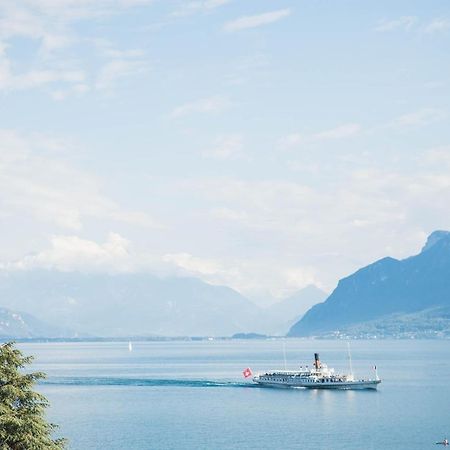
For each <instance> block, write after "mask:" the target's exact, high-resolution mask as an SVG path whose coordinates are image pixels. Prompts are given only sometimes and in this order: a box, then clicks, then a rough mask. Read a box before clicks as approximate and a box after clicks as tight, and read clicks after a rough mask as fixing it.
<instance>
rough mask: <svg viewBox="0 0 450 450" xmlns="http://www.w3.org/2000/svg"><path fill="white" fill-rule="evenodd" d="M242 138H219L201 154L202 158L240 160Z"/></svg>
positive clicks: (229, 136)
mask: <svg viewBox="0 0 450 450" xmlns="http://www.w3.org/2000/svg"><path fill="white" fill-rule="evenodd" d="M243 147H244V138H243V136H242V135H240V134H230V135H225V136H220V137H218V138H217V139H216V141H215V142H214V145H213V146H212V147H211V148H210V149H208V150H207V151H205V152H203V156H205V157H207V158H215V159H238V158H242V157H243V156H244V155H243Z"/></svg>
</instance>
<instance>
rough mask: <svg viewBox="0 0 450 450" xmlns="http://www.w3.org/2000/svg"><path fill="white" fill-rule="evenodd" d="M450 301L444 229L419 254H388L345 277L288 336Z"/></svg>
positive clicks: (449, 248) (448, 238) (449, 249)
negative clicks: (389, 255) (400, 257)
mask: <svg viewBox="0 0 450 450" xmlns="http://www.w3.org/2000/svg"><path fill="white" fill-rule="evenodd" d="M430 286H432V289H430ZM448 305H450V233H448V232H442V231H439V232H434V233H432V234H431V235H430V236H429V238H428V240H427V244H426V245H425V246H424V247H423V249H422V251H421V252H420V253H419V254H417V255H414V256H411V257H409V258H405V259H403V260H397V259H395V258H391V257H385V258H382V259H380V260H378V261H375V262H374V263H372V264H370V265H368V266H366V267H363V268H361V269H359V270H357V271H356V272H354V273H353V274H351V275H349V276H348V277H345V278H343V279H341V280H340V281H339V283H338V285H337V287H336V289H335V290H334V291H333V292H332V293H331V295H330V296H329V297H328V298H327V299H326V301H325V302H323V303H320V304H318V305H315V306H313V307H312V308H311V309H310V310H309V311H308V312H307V313H306V314H305V315H304V316H303V318H302V319H301V320H300V321H298V322H297V323H296V324H294V325H293V327H292V328H291V329H290V330H289V333H288V335H289V336H310V335H314V334H321V333H327V332H331V331H333V330H339V329H344V328H346V327H349V326H351V325H355V324H358V323H361V322H366V321H370V320H375V319H377V318H381V317H383V316H385V315H389V314H393V313H404V314H407V313H413V312H417V311H420V310H424V309H427V308H432V307H440V306H448Z"/></svg>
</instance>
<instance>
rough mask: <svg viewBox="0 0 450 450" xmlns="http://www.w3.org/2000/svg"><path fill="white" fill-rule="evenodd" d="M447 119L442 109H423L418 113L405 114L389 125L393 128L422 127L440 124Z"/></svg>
mask: <svg viewBox="0 0 450 450" xmlns="http://www.w3.org/2000/svg"><path fill="white" fill-rule="evenodd" d="M446 117H447V114H446V112H445V111H443V110H442V109H438V108H422V109H420V110H418V111H414V112H410V113H407V114H403V115H401V116H399V117H397V118H396V119H394V120H393V121H391V123H390V124H389V126H391V127H393V128H400V129H401V128H408V127H421V126H425V125H429V124H431V123H434V122H438V121H440V120H443V119H445V118H446Z"/></svg>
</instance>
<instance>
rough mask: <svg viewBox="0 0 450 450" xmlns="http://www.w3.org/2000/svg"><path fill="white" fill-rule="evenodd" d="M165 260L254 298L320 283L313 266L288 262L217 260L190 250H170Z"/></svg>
mask: <svg viewBox="0 0 450 450" xmlns="http://www.w3.org/2000/svg"><path fill="white" fill-rule="evenodd" d="M163 260H164V262H166V263H169V264H171V265H172V266H173V268H174V269H178V272H176V273H178V275H181V276H186V275H188V276H194V277H198V278H201V279H203V280H204V281H206V282H208V283H211V284H216V285H226V286H230V287H232V288H233V289H236V290H237V291H239V292H241V293H242V294H244V295H248V296H249V297H252V298H256V299H257V298H259V299H261V297H266V298H267V297H269V298H273V297H275V298H281V297H285V296H287V295H290V294H291V293H293V292H295V291H297V290H299V289H302V288H304V287H306V286H308V285H310V284H316V285H320V282H319V280H318V279H317V274H316V272H315V270H314V269H313V268H311V267H298V266H288V265H284V264H282V263H280V262H277V263H275V262H274V263H271V264H267V263H264V262H261V261H255V260H249V259H245V258H242V259H239V260H231V261H217V260H214V259H210V258H201V257H197V256H194V255H191V254H189V253H176V254H167V255H165V256H164V257H163Z"/></svg>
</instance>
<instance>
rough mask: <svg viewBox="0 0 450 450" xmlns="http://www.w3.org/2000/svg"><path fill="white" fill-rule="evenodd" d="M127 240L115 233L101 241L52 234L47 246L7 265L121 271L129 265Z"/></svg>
mask: <svg viewBox="0 0 450 450" xmlns="http://www.w3.org/2000/svg"><path fill="white" fill-rule="evenodd" d="M129 244H130V243H129V241H128V240H127V239H125V238H123V237H122V236H120V235H119V234H117V233H110V234H109V236H108V239H107V241H106V242H105V243H103V244H98V243H96V242H94V241H91V240H87V239H82V238H80V237H78V236H53V237H52V238H51V239H50V248H49V249H46V250H43V251H41V252H39V253H37V254H35V255H28V256H25V257H24V258H23V259H21V260H19V261H17V262H15V263H12V264H9V265H7V266H6V267H7V268H9V269H20V270H29V269H35V268H41V269H42V268H44V269H57V270H62V271H81V272H92V271H101V272H105V271H113V272H122V271H127V270H130V269H131V267H132V263H131V256H130V254H129Z"/></svg>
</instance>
